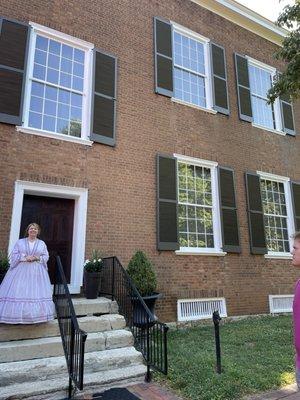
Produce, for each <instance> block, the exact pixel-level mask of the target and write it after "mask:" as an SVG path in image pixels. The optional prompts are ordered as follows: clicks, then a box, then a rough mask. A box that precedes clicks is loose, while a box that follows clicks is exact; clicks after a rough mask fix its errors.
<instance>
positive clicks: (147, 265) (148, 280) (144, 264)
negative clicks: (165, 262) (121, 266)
mask: <svg viewBox="0 0 300 400" xmlns="http://www.w3.org/2000/svg"><path fill="white" fill-rule="evenodd" d="M127 272H128V274H129V276H130V277H131V279H132V281H133V283H134V284H135V286H136V288H137V290H138V291H139V292H140V295H141V296H148V295H151V294H153V292H155V290H156V286H157V280H156V275H155V271H154V268H153V266H152V264H151V261H150V260H149V259H148V257H147V256H146V254H145V253H144V252H142V251H140V250H138V251H137V252H136V253H135V254H134V256H133V257H132V259H131V260H130V261H129V264H128V268H127Z"/></svg>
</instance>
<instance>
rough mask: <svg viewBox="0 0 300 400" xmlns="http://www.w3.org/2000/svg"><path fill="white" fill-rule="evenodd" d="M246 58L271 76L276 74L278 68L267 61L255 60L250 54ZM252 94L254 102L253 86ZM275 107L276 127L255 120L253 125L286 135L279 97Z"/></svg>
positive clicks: (274, 104)
mask: <svg viewBox="0 0 300 400" xmlns="http://www.w3.org/2000/svg"><path fill="white" fill-rule="evenodd" d="M246 58H247V60H248V63H249V64H250V65H253V66H254V67H258V68H261V69H264V70H266V71H267V72H269V73H270V74H271V77H272V79H273V77H274V76H275V74H276V68H274V67H271V66H270V65H267V64H265V63H263V62H261V61H258V60H255V59H254V58H251V57H248V56H246ZM249 73H250V72H249ZM250 94H251V104H252V92H251V87H250ZM273 107H274V116H275V126H276V129H272V128H269V127H265V126H263V125H259V124H256V123H255V122H252V126H254V127H256V128H260V129H264V130H266V131H269V132H274V133H277V134H279V135H283V136H285V135H286V133H285V132H284V131H283V129H282V128H283V126H282V120H281V109H280V100H279V98H276V100H275V102H274V103H273ZM252 108H253V107H252Z"/></svg>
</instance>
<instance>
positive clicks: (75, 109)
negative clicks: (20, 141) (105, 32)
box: [22, 23, 94, 141]
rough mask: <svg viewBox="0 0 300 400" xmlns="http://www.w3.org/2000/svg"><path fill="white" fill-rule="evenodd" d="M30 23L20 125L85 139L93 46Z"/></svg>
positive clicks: (38, 130)
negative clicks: (30, 29)
mask: <svg viewBox="0 0 300 400" xmlns="http://www.w3.org/2000/svg"><path fill="white" fill-rule="evenodd" d="M30 25H31V28H32V31H31V35H30V44H29V55H28V66H27V74H26V75H27V76H26V89H25V103H24V111H23V121H24V122H23V126H22V127H23V128H25V129H28V130H29V132H30V133H36V134H41V135H45V136H50V137H59V138H65V139H67V138H68V139H70V140H75V141H76V139H77V140H88V133H89V131H90V109H91V88H92V85H91V76H92V74H91V68H92V49H93V47H94V46H93V45H92V44H91V43H88V42H85V41H82V40H80V39H77V38H74V37H72V36H69V35H66V34H64V33H61V32H58V31H55V30H53V29H50V28H47V27H44V26H41V25H38V24H35V23H30Z"/></svg>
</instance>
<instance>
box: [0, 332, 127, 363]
mask: <svg viewBox="0 0 300 400" xmlns="http://www.w3.org/2000/svg"><path fill="white" fill-rule="evenodd" d="M132 345H133V336H132V333H131V332H130V331H128V330H125V329H119V330H111V331H105V332H92V333H88V336H87V341H86V344H85V352H86V353H88V352H92V351H101V350H105V349H113V348H121V347H128V346H132ZM63 354H64V353H63V347H62V341H61V337H60V336H53V337H48V338H38V339H25V340H15V341H11V342H2V343H0V363H3V362H11V361H23V360H31V359H38V358H45V357H57V356H61V355H63Z"/></svg>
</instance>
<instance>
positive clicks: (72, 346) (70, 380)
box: [69, 324, 75, 399]
mask: <svg viewBox="0 0 300 400" xmlns="http://www.w3.org/2000/svg"><path fill="white" fill-rule="evenodd" d="M74 340H75V330H74V325H73V324H71V340H70V376H69V399H71V397H72V378H71V377H72V376H73V364H74Z"/></svg>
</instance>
